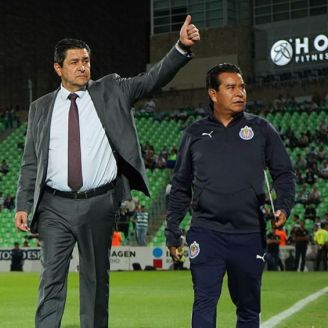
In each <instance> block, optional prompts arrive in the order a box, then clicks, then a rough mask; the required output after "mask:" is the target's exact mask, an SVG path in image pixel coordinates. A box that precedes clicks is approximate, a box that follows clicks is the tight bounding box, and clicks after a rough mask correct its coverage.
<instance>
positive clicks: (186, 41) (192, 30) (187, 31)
mask: <svg viewBox="0 0 328 328" xmlns="http://www.w3.org/2000/svg"><path fill="white" fill-rule="evenodd" d="M199 40H200V35H199V30H198V28H197V27H196V26H195V25H194V24H191V16H190V15H187V17H186V20H185V21H184V23H183V25H182V27H181V30H180V41H181V43H182V44H183V45H184V46H186V47H192V46H193V45H194V44H195V43H196V42H198V41H199Z"/></svg>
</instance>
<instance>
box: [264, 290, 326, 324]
mask: <svg viewBox="0 0 328 328" xmlns="http://www.w3.org/2000/svg"><path fill="white" fill-rule="evenodd" d="M326 293H328V287H325V288H323V289H320V290H319V291H317V292H316V293H313V294H311V295H309V296H308V297H306V298H303V299H302V300H300V301H299V302H297V303H295V304H294V305H293V306H291V307H290V308H289V309H287V310H285V311H283V312H281V313H279V314H277V315H275V316H273V317H271V318H270V319H269V320H267V321H265V322H263V323H262V324H261V328H274V327H276V326H277V325H278V324H279V323H281V322H282V321H283V320H285V319H286V318H288V317H290V316H292V315H293V314H294V313H296V312H298V311H300V310H301V309H303V308H304V307H305V306H306V305H308V304H309V303H311V302H313V301H315V300H316V299H318V298H319V297H320V296H322V295H323V294H326Z"/></svg>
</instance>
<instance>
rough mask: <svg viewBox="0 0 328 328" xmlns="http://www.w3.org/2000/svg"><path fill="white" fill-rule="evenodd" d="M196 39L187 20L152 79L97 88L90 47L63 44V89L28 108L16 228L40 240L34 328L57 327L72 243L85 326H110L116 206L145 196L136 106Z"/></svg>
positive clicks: (109, 81)
mask: <svg viewBox="0 0 328 328" xmlns="http://www.w3.org/2000/svg"><path fill="white" fill-rule="evenodd" d="M199 40H200V36H199V31H198V29H197V28H196V27H195V26H194V25H193V24H191V17H190V16H189V15H188V16H187V18H186V20H185V22H184V24H183V26H182V27H181V30H180V38H179V41H178V42H177V44H176V45H175V46H174V47H173V48H172V49H171V50H170V51H169V53H168V54H167V55H166V56H165V57H164V58H163V59H162V60H161V61H160V62H159V63H157V64H155V65H154V66H153V67H152V68H151V69H150V70H149V71H148V72H147V73H145V74H142V75H138V76H136V77H132V78H122V77H120V76H118V75H117V74H110V75H107V76H105V77H103V78H101V79H99V80H97V81H92V80H90V48H89V46H88V45H87V44H86V43H85V42H83V41H80V40H75V39H64V40H61V41H60V42H58V43H57V45H56V47H55V60H54V69H55V71H56V73H57V74H58V76H59V77H60V78H61V86H60V88H59V89H58V90H56V91H54V92H52V93H49V94H47V95H45V96H43V97H41V98H39V99H38V100H36V101H34V102H33V103H32V104H31V107H30V111H29V120H28V129H27V136H26V144H25V150H24V155H23V161H22V167H21V174H20V179H19V183H18V190H17V201H16V210H17V212H16V216H15V223H16V227H17V228H18V229H19V230H22V231H28V230H31V231H32V232H33V233H38V234H39V238H40V241H41V249H42V258H41V262H42V266H43V270H42V274H41V281H40V287H39V304H38V308H37V311H36V318H35V325H36V327H38V328H57V327H60V324H61V319H62V315H63V312H64V305H65V300H66V290H67V274H68V269H69V262H70V257H71V254H72V251H73V248H74V246H75V244H76V243H77V245H78V248H79V263H80V322H81V327H82V328H91V327H94V328H95V327H97V328H104V327H108V296H109V259H108V254H109V250H110V245H111V236H112V232H113V228H114V225H115V217H116V214H117V211H118V209H119V204H120V202H121V201H123V200H125V199H129V198H130V197H131V196H130V190H131V189H136V190H140V191H142V192H144V193H145V194H146V195H149V191H148V186H147V179H146V172H145V168H144V164H143V160H142V157H141V152H140V147H139V141H138V137H137V133H136V129H135V125H134V121H133V116H132V114H131V107H132V105H133V103H134V102H135V101H136V100H137V99H139V98H140V97H143V96H145V95H147V94H151V93H152V92H154V91H155V90H157V89H159V88H161V87H162V86H164V85H165V84H167V83H168V82H169V81H170V80H171V79H172V78H173V77H174V75H175V74H176V73H177V72H178V70H179V69H180V68H181V67H183V66H184V65H185V64H186V63H187V62H188V61H189V60H190V58H191V57H192V56H191V51H190V48H191V47H192V46H193V45H194V44H195V43H196V42H198V41H199ZM28 215H30V217H31V219H32V221H31V225H30V227H29V226H28Z"/></svg>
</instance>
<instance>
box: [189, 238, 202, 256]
mask: <svg viewBox="0 0 328 328" xmlns="http://www.w3.org/2000/svg"><path fill="white" fill-rule="evenodd" d="M199 252H200V248H199V244H198V243H196V242H195V241H194V242H193V243H192V244H191V245H190V246H189V258H191V259H194V258H195V257H196V256H197V255H198V254H199Z"/></svg>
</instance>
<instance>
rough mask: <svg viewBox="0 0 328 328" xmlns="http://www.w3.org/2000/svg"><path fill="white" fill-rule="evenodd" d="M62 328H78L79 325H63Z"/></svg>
mask: <svg viewBox="0 0 328 328" xmlns="http://www.w3.org/2000/svg"><path fill="white" fill-rule="evenodd" d="M62 327H63V328H80V325H64V326H62Z"/></svg>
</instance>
